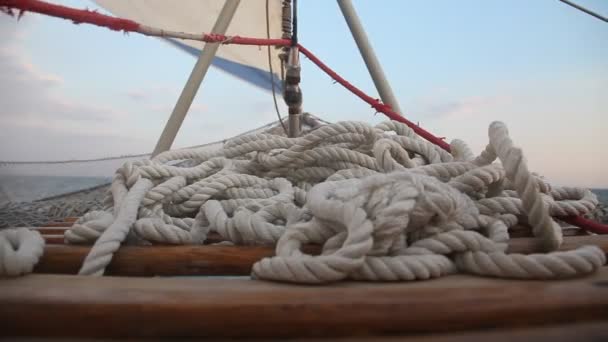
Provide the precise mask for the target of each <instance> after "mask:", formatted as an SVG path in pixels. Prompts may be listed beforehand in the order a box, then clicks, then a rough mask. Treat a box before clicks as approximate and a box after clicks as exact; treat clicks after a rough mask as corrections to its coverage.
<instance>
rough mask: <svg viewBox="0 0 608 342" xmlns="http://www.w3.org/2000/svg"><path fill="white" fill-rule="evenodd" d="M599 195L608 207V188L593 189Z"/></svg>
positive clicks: (600, 199) (598, 197) (599, 198)
mask: <svg viewBox="0 0 608 342" xmlns="http://www.w3.org/2000/svg"><path fill="white" fill-rule="evenodd" d="M591 191H593V193H594V194H596V195H597V199H598V200H599V201H600V202H601V203H603V204H604V206H607V207H608V189H591Z"/></svg>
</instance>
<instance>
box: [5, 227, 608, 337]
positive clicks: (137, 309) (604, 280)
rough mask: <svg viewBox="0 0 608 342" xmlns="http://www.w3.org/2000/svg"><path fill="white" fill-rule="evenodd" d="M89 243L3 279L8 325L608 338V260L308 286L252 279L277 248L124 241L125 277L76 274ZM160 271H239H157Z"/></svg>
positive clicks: (33, 329)
mask: <svg viewBox="0 0 608 342" xmlns="http://www.w3.org/2000/svg"><path fill="white" fill-rule="evenodd" d="M66 225H68V224H67V223H66V224H64V226H66ZM62 229H65V227H61V224H54V227H45V228H38V230H39V231H41V233H43V235H45V238H46V239H47V241H49V239H48V236H55V235H58V236H62V234H61V233H62ZM61 241H62V239H61ZM61 241H57V242H61ZM535 242H536V240H534V239H532V238H529V237H527V238H517V239H513V240H512V243H511V244H510V249H511V250H512V251H517V252H523V253H530V252H534V251H536V250H537V247H536V243H535ZM589 243H594V244H596V245H599V246H600V247H601V248H602V249H604V251H608V237H607V236H593V237H591V236H585V235H581V236H569V237H566V238H565V243H564V246H563V249H572V248H575V247H577V246H580V245H583V244H589ZM310 248H311V249H313V250H314V247H310ZM88 250H89V247H81V246H66V245H62V244H54V245H48V246H47V247H46V251H45V256H44V257H43V258H42V260H41V262H40V264H39V265H38V266H37V267H36V270H35V272H36V274H32V275H28V276H25V277H20V278H13V279H3V280H0V322H2V329H1V330H0V334H2V335H3V336H12V337H20V338H26V337H27V338H31V337H45V338H57V339H62V338H70V337H71V338H82V337H89V338H155V339H158V338H175V337H204V336H205V337H215V338H229V337H258V338H307V339H308V338H322V337H348V338H349V339H356V340H358V339H361V340H368V339H372V338H373V339H377V338H382V340H393V339H395V340H397V339H399V340H403V339H404V338H407V340H409V339H410V338H412V339H416V340H422V341H454V340H458V341H460V340H465V341H477V340H484V341H485V340H488V339H489V340H492V341H494V340H496V341H502V340H513V339H518V340H533V341H543V340H546V341H548V340H551V341H564V340H583V341H586V340H598V341H599V340H608V267H604V268H603V269H602V270H600V272H598V273H596V274H595V275H593V276H590V277H585V278H579V279H571V280H563V281H516V280H501V279H491V278H482V277H476V276H465V275H454V276H448V277H444V278H440V279H435V280H430V281H419V282H400V283H367V282H341V283H337V284H333V285H329V286H326V285H325V286H304V285H288V284H281V283H273V282H265V281H253V280H250V279H249V278H247V277H241V276H247V275H248V274H249V272H250V269H251V265H252V264H253V263H254V262H255V261H256V260H258V259H259V258H261V257H264V256H268V255H272V253H273V249H272V248H271V247H233V246H154V247H123V248H121V250H120V251H119V252H118V253H117V254H116V255H115V257H114V259H113V261H112V264H111V265H110V267H109V268H108V274H111V275H113V276H108V277H101V278H93V277H83V276H76V275H73V274H75V273H76V272H77V271H78V268H79V266H80V265H81V263H82V260H83V259H84V257H85V255H86V253H87V251H88ZM51 273H52V274H51ZM157 275H163V276H184V275H205V276H210V275H215V276H217V275H221V276H231V277H228V278H224V277H221V278H216V277H153V276H157Z"/></svg>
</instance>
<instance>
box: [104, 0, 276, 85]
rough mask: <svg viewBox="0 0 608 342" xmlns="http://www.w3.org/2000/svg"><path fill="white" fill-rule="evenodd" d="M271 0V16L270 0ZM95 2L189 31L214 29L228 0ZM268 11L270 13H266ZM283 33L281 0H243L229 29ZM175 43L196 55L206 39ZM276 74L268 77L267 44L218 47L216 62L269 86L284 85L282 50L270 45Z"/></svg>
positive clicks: (251, 33)
mask: <svg viewBox="0 0 608 342" xmlns="http://www.w3.org/2000/svg"><path fill="white" fill-rule="evenodd" d="M267 1H268V16H267V10H266V3H267ZM95 2H96V3H97V4H99V5H100V6H102V7H103V8H105V9H107V10H108V11H110V12H112V13H113V14H114V15H116V16H118V17H122V18H127V19H131V20H134V21H137V22H139V23H141V24H144V25H149V26H155V27H158V28H162V29H167V30H174V31H182V32H189V33H196V32H201V33H202V32H205V33H209V32H211V29H212V27H213V25H214V23H215V20H216V19H217V17H218V15H219V13H220V10H221V8H222V6H223V5H224V2H225V0H204V1H203V0H180V1H170V0H128V1H125V0H95ZM267 17H268V18H267ZM267 19H268V24H269V27H270V38H281V34H282V31H281V21H282V9H281V0H244V1H241V2H240V4H239V7H238V9H237V11H236V13H235V15H234V17H233V19H232V22H231V23H230V26H229V27H228V31H227V35H239V36H246V37H256V38H266V37H267V33H268V32H267V30H266V27H267V26H266V24H267ZM169 42H171V43H172V44H173V45H175V46H177V47H179V48H181V49H182V50H184V51H186V52H188V53H190V54H192V55H195V56H198V55H199V53H200V50H201V49H202V47H203V46H204V43H203V42H199V41H191V40H177V39H176V40H170V41H169ZM270 52H271V63H272V69H273V71H274V77H272V78H271V77H270V75H271V74H270V67H269V61H268V50H267V47H258V46H244V45H224V46H222V47H220V49H219V50H218V53H217V56H216V58H215V59H214V61H213V64H212V65H213V66H215V67H216V68H219V69H221V70H223V71H225V72H228V73H229V74H231V75H234V76H236V77H238V78H240V79H242V80H244V81H247V82H249V83H251V84H253V85H255V86H258V87H260V88H263V89H271V81H273V82H274V83H275V86H277V87H278V88H280V82H278V80H279V77H278V75H279V72H280V61H279V58H278V54H279V52H280V50H278V49H275V48H274V47H271V48H270Z"/></svg>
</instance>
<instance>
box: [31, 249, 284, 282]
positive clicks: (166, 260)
mask: <svg viewBox="0 0 608 342" xmlns="http://www.w3.org/2000/svg"><path fill="white" fill-rule="evenodd" d="M89 250H90V247H88V246H70V245H47V246H46V248H45V252H44V255H43V256H42V258H41V259H40V261H39V263H38V264H37V265H36V267H35V269H34V272H36V273H58V274H77V273H78V270H79V269H80V266H82V263H83V261H84V259H85V257H86V255H87V254H88V253H89ZM272 255H274V249H273V248H271V247H253V246H238V247H235V246H153V247H146V246H124V247H122V248H120V249H119V250H118V252H116V253H115V254H114V257H113V258H112V262H111V263H110V265H109V266H108V268H107V269H106V274H108V275H129V276H156V275H160V276H170V275H249V274H250V273H251V267H252V265H253V263H255V262H256V261H258V260H260V259H261V258H264V257H268V256H272Z"/></svg>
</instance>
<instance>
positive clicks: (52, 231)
mask: <svg viewBox="0 0 608 342" xmlns="http://www.w3.org/2000/svg"><path fill="white" fill-rule="evenodd" d="M27 228H28V229H30V230H33V231H36V232H38V233H40V234H42V235H58V234H63V233H65V231H66V230H68V227H27Z"/></svg>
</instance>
